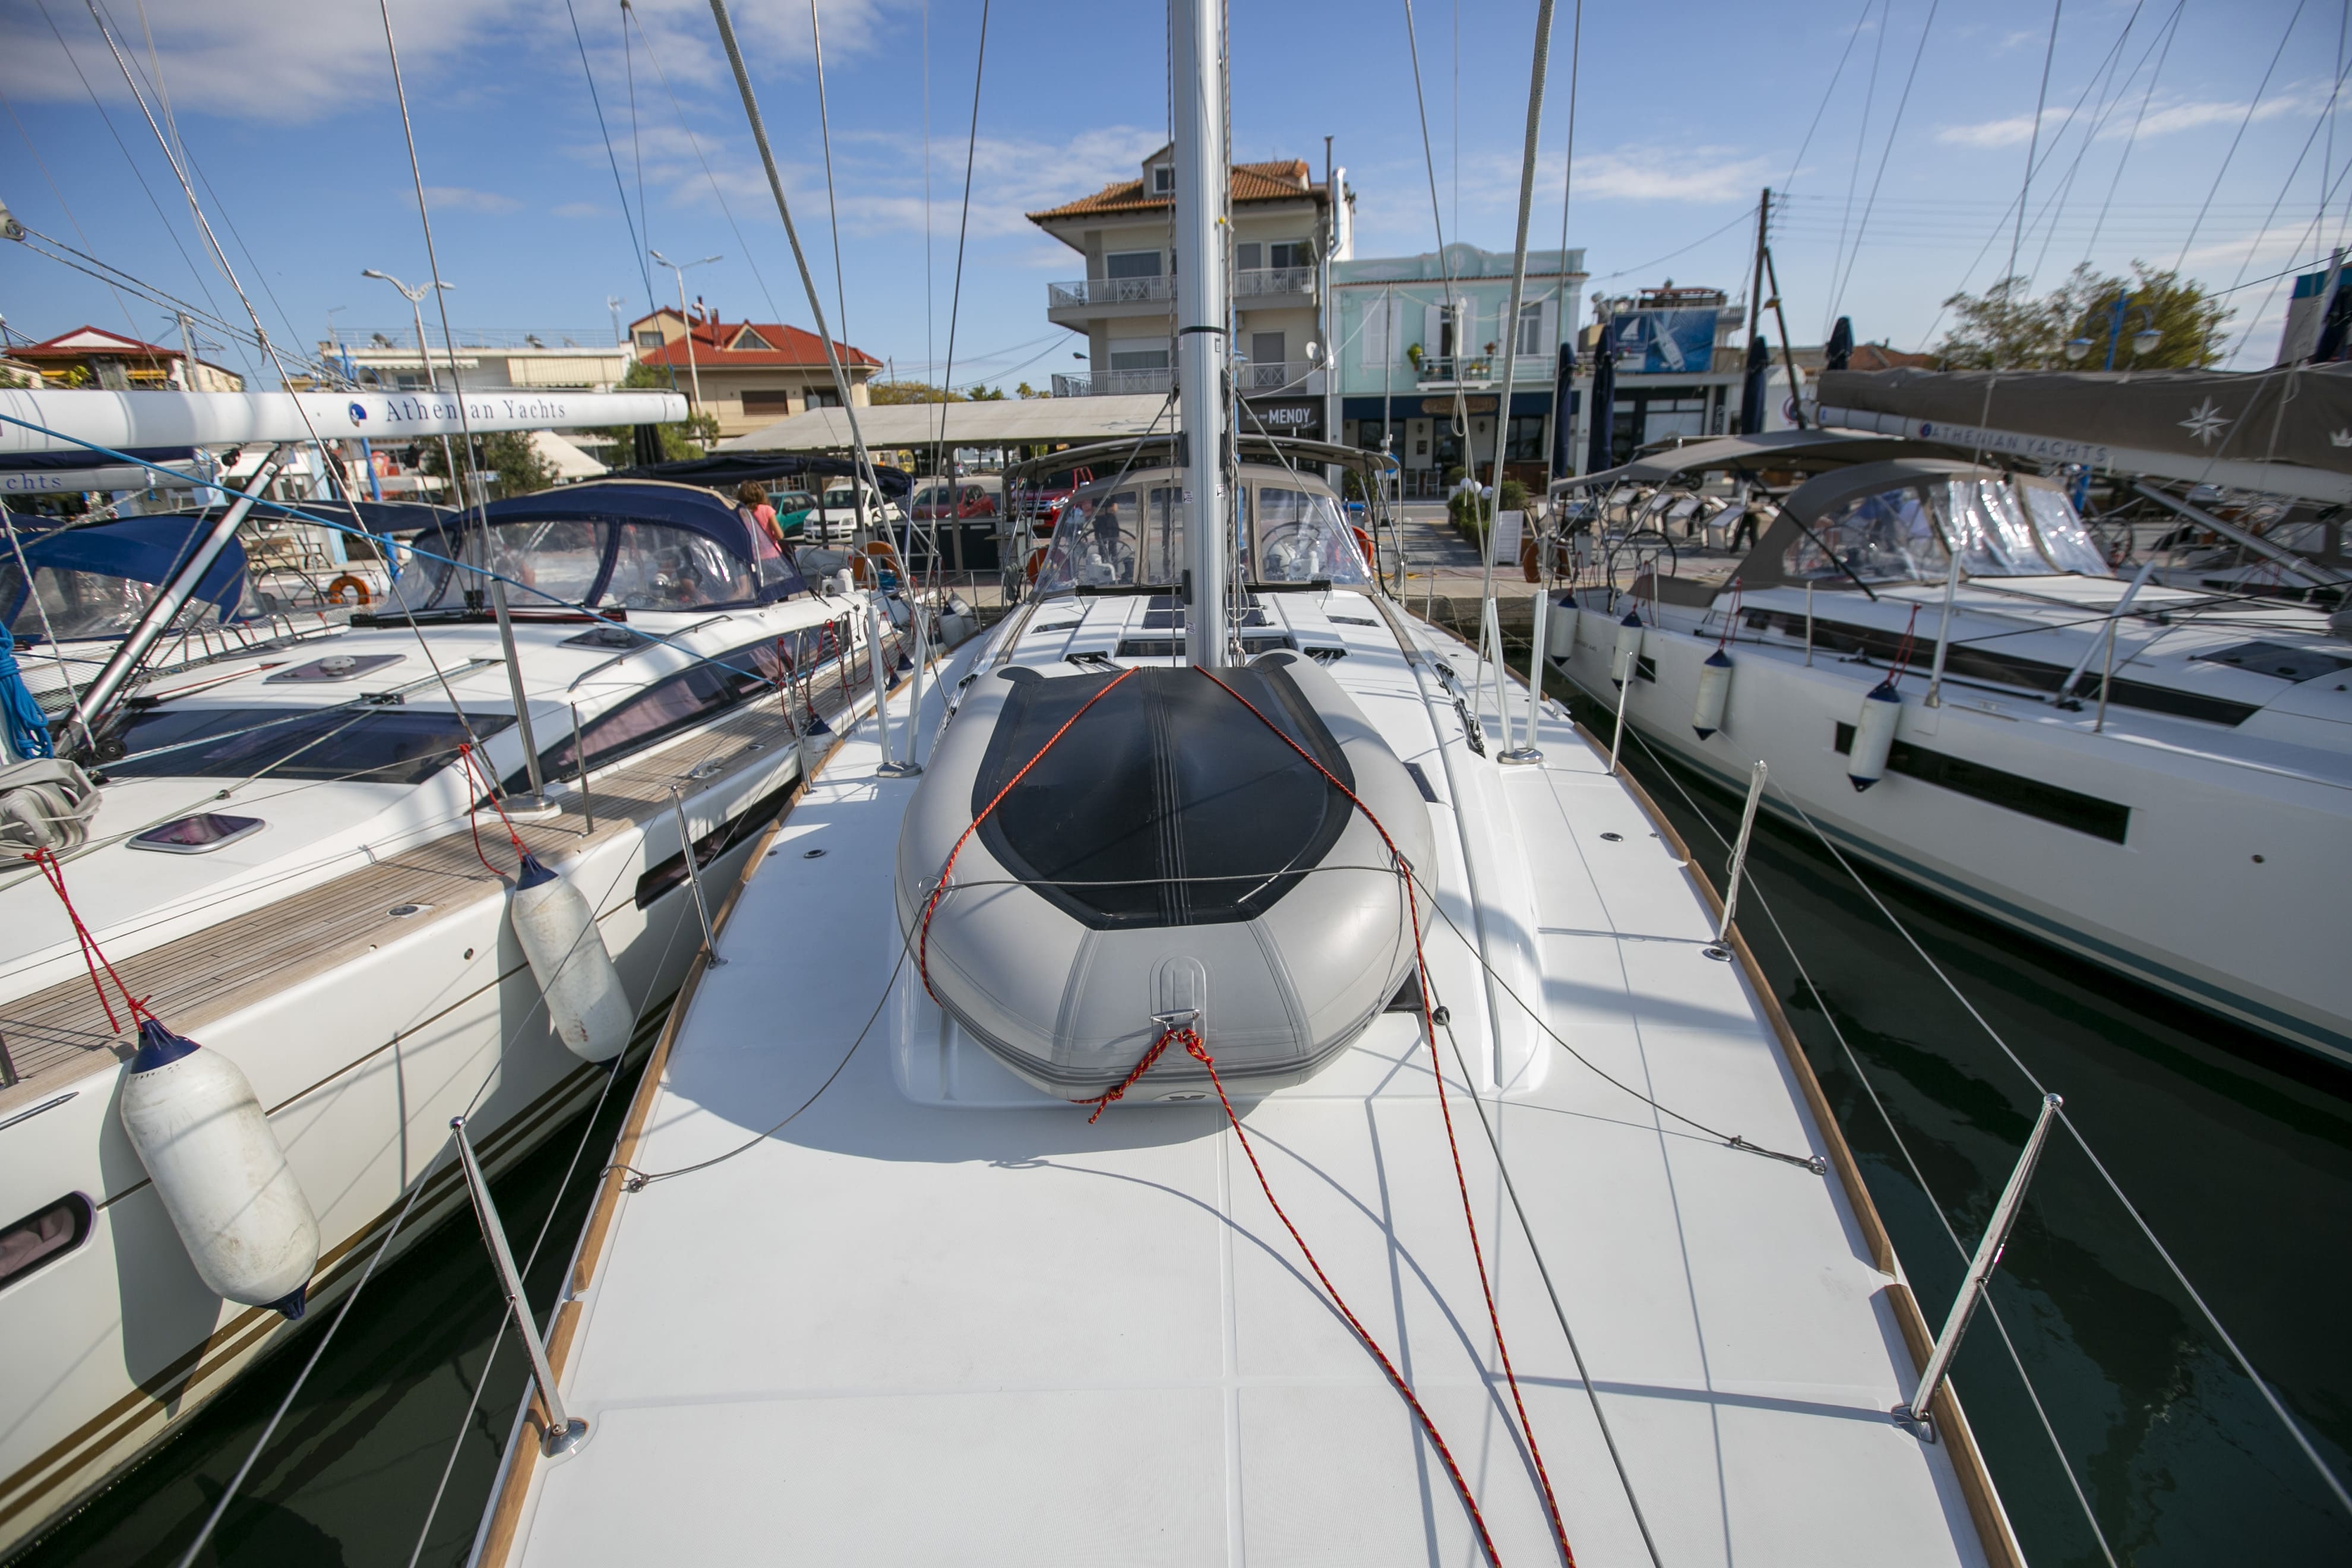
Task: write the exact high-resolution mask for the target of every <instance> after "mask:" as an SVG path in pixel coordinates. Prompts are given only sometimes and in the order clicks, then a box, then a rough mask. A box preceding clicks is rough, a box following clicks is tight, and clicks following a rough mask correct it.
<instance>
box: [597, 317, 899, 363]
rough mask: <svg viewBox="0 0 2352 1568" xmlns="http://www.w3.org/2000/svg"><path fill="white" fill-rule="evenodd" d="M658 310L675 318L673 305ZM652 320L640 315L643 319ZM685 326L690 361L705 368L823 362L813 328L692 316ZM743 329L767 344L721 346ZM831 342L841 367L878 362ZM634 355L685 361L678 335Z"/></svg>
mask: <svg viewBox="0 0 2352 1568" xmlns="http://www.w3.org/2000/svg"><path fill="white" fill-rule="evenodd" d="M660 313H661V314H666V315H667V316H669V317H670V318H671V319H672V320H673V321H675V320H676V319H677V311H676V310H666V311H663V312H660ZM652 319H653V318H651V317H647V318H646V320H648V321H650V320H652ZM691 331H693V333H694V363H696V364H698V365H701V366H705V367H709V368H718V369H727V368H731V367H736V366H741V367H744V368H747V369H767V368H773V367H778V366H800V367H806V368H812V369H814V368H817V367H820V366H822V365H824V339H823V338H820V337H818V336H817V335H816V334H815V333H814V332H806V331H802V330H801V329H800V328H798V327H791V326H786V325H784V324H783V323H782V322H781V321H702V320H698V321H695V322H694V323H693V325H692V328H691ZM747 332H748V333H752V334H756V335H757V337H758V338H759V339H760V340H761V341H762V342H766V343H767V344H769V345H770V346H769V347H766V348H740V349H739V348H730V347H728V346H726V345H728V344H730V343H733V342H737V341H738V340H740V339H741V338H743V337H744V335H745V334H746V333H747ZM833 347H834V352H835V353H838V354H839V355H840V356H841V363H843V364H844V365H845V366H850V365H871V366H878V365H880V364H881V363H882V362H881V361H880V360H878V359H876V358H875V357H874V356H873V355H872V354H870V353H866V351H865V350H864V349H860V348H853V347H852V346H851V345H849V344H847V343H845V342H835V344H834V345H833ZM637 358H638V360H639V361H640V363H645V364H651V365H662V366H665V367H667V366H675V367H676V368H677V369H679V370H684V369H685V368H686V366H687V353H686V341H685V340H684V339H683V338H681V339H678V340H677V341H676V342H667V343H664V344H663V345H662V346H661V347H659V348H657V349H647V350H646V351H645V352H644V353H640V354H639V355H638V356H637Z"/></svg>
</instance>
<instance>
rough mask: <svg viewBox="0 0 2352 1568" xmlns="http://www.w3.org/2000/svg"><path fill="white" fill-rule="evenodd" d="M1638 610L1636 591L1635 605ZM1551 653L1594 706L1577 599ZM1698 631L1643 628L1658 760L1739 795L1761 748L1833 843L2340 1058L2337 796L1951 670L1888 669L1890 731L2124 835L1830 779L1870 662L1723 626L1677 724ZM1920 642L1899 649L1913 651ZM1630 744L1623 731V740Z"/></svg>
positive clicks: (1988, 804)
mask: <svg viewBox="0 0 2352 1568" xmlns="http://www.w3.org/2000/svg"><path fill="white" fill-rule="evenodd" d="M1648 616H1649V611H1648V608H1647V606H1646V605H1645V606H1644V618H1645V619H1647V618H1648ZM1577 618H1578V621H1579V626H1578V631H1577V637H1576V644H1575V648H1574V651H1573V653H1572V654H1571V655H1570V656H1569V657H1568V658H1555V659H1553V660H1552V661H1551V662H1552V664H1553V666H1554V668H1558V669H1559V670H1560V671H1561V672H1562V673H1564V674H1565V675H1567V676H1568V678H1569V679H1570V680H1572V681H1574V682H1575V683H1576V685H1577V686H1578V687H1580V689H1583V690H1584V691H1586V692H1587V693H1589V694H1590V695H1591V696H1592V697H1593V698H1594V699H1595V700H1598V701H1600V702H1601V703H1603V704H1605V705H1607V706H1608V707H1610V708H1611V709H1612V710H1613V709H1614V708H1615V707H1616V705H1617V700H1618V692H1617V689H1616V688H1615V686H1614V685H1613V684H1612V682H1611V680H1610V655H1611V644H1610V643H1609V641H1608V640H1606V639H1608V638H1609V637H1611V636H1612V634H1613V631H1614V624H1613V622H1612V621H1611V620H1610V619H1609V618H1607V617H1605V616H1599V615H1595V614H1591V613H1589V612H1588V613H1584V614H1580V616H1578V617H1577ZM1716 640H1717V639H1716V637H1715V636H1714V635H1713V634H1712V632H1711V631H1710V632H1709V634H1707V635H1705V636H1695V635H1692V634H1690V633H1687V632H1681V631H1675V630H1669V629H1664V628H1662V627H1660V626H1649V627H1647V628H1646V629H1645V630H1644V632H1643V644H1642V652H1641V657H1642V658H1643V661H1644V666H1645V668H1644V670H1643V674H1642V675H1641V676H1640V677H1637V679H1635V680H1634V681H1633V690H1632V693H1631V695H1630V697H1629V698H1628V699H1627V700H1626V704H1625V721H1626V724H1627V726H1628V727H1629V728H1631V729H1633V730H1636V731H1639V732H1640V733H1641V734H1642V735H1643V737H1644V738H1646V739H1647V740H1649V741H1651V742H1654V743H1655V744H1657V745H1660V746H1662V747H1663V748H1664V750H1665V751H1666V752H1669V753H1670V754H1671V755H1672V756H1673V757H1674V758H1675V760H1677V761H1679V762H1682V763H1686V764H1687V765H1689V766H1691V767H1693V768H1695V769H1696V770H1698V771H1699V772H1701V773H1706V774H1707V775H1708V776H1709V777H1710V778H1712V779H1714V780H1715V781H1716V782H1717V783H1718V784H1722V785H1723V786H1724V787H1725V788H1727V789H1731V790H1735V791H1738V792H1742V793H1744V792H1745V791H1746V789H1747V787H1748V773H1749V770H1750V768H1751V766H1752V765H1753V763H1755V762H1756V761H1758V760H1759V759H1761V760H1763V761H1764V762H1766V763H1769V765H1770V772H1771V783H1772V788H1771V789H1770V790H1769V791H1768V792H1767V793H1766V795H1765V797H1764V805H1766V806H1767V807H1768V808H1769V809H1771V810H1772V811H1774V812H1775V813H1777V814H1779V815H1780V816H1782V817H1784V818H1790V819H1793V817H1794V813H1793V811H1792V810H1791V805H1792V804H1793V805H1794V806H1797V807H1801V809H1802V811H1803V812H1804V814H1805V816H1808V817H1810V818H1811V821H1812V822H1813V823H1814V824H1816V825H1818V826H1819V827H1820V828H1821V830H1822V833H1823V834H1825V835H1826V836H1827V837H1829V838H1831V839H1832V841H1834V842H1835V843H1836V844H1837V846H1838V847H1840V848H1841V849H1842V850H1844V851H1846V852H1847V853H1849V854H1855V855H1859V856H1861V857H1863V858H1866V859H1868V860H1869V861H1870V862H1871V863H1873V864H1874V865H1876V866H1878V867H1880V868H1883V869H1885V870H1886V871H1889V872H1892V873H1893V874H1895V875H1896V876H1898V877H1901V878H1902V879H1905V880H1906V881H1908V882H1911V883H1913V884H1915V885H1916V886H1919V887H1922V888H1925V889H1927V890H1928V891H1930V892H1933V893H1937V894H1940V895H1942V896H1943V897H1946V898H1948V899H1951V900H1954V901H1956V902H1958V903H1960V904H1963V905H1965V906H1966V907H1968V908H1969V909H1971V910H1975V911H1977V912H1978V913H1979V914H1982V915H1984V916H1986V917H1988V918H1990V919H1991V920H1994V921H1999V922H2000V923H2001V924H2003V925H2006V926H2009V927H2011V929H2013V930H2017V931H2023V932H2025V933H2026V934H2028V935H2030V936H2032V937H2034V938H2036V939H2038V940H2040V941H2042V942H2049V943H2052V944H2053V945H2054V946H2057V947H2060V948H2063V949H2064V950H2066V951H2067V952H2073V953H2075V954H2078V955H2080V956H2082V957H2084V958H2086V959H2089V960H2091V961H2092V962H2094V963H2099V964H2101V965H2103V966H2105V967H2106V968H2108V969H2111V970H2114V971H2116V972H2117V973H2122V974H2124V975H2126V976H2128V977H2129V978H2131V979H2133V980H2137V981H2138V982H2140V983H2142V984H2147V985H2149V986H2152V987H2154V988H2156V989H2158V990H2160V991H2164V992H2166V993H2168V994H2171V995H2174V996H2178V997H2179V998H2181V999H2183V1000H2186V1001H2189V1002H2192V1003H2194V1004H2196V1005H2199V1006H2200V1007H2203V1008H2206V1009H2208V1010H2210V1011H2211V1012H2215V1013H2219V1014H2221V1015H2222V1016H2225V1017H2229V1018H2231V1019H2232V1020H2235V1021H2237V1022H2239V1023H2242V1024H2244V1025H2246V1026H2250V1027H2252V1028H2255V1029H2258V1030H2261V1031H2263V1032H2264V1033H2267V1034H2270V1035H2273V1036H2275V1037H2280V1038H2283V1039H2285V1040H2288V1041H2291V1042H2293V1043H2294V1044H2295V1045H2297V1046H2300V1047H2303V1048H2305V1049H2306V1050H2310V1051H2314V1052H2316V1053H2318V1054H2320V1055H2322V1056H2324V1057H2327V1058H2331V1059H2333V1060H2336V1061H2339V1062H2344V1063H2347V1064H2352V974H2347V970H2346V967H2345V965H2344V963H2343V952H2342V942H2341V938H2340V921H2338V920H2337V918H2336V914H2337V911H2338V910H2340V906H2341V900H2342V896H2343V889H2344V888H2345V886H2346V880H2347V873H2352V792H2347V790H2346V789H2344V788H2343V787H2342V786H2341V785H2340V784H2336V783H2334V782H2332V781H2330V780H2328V779H2326V778H2325V777H2322V776H2318V775H2310V774H2299V773H2295V772H2294V770H2291V769H2284V768H2270V767H2257V766H2244V765H2232V764H2231V763H2227V762H2224V761H2222V760H2220V759H2217V758H2215V757H2213V756H2211V755H2207V754H2197V753H2195V752H2189V751H2188V750H2185V749H2182V748H2178V747H2172V746H2167V745H2165V744H2163V743H2161V742H2157V741H2154V740H2151V739H2149V738H2148V737H2147V736H2144V735H2132V734H2127V733H2125V732H2122V731H2119V730H2118V729H2117V728H2116V727H2113V726H2111V727H2110V728H2109V729H2108V730H2107V731H2105V732H2104V733H2100V732H2095V731H2094V728H2093V725H2094V716H2093V714H2092V713H2091V712H2090V711H2088V710H2085V711H2084V712H2081V713H2064V712H2059V711H2056V710H2053V709H2052V708H2050V707H2049V706H2048V705H2046V704H2041V703H2035V702H2032V701H2030V700H2011V699H2009V698H2006V697H2004V696H2002V695H2000V694H1998V693H1993V692H1990V691H1987V690H1983V689H1970V688H1969V687H1965V686H1961V685H1958V684H1953V685H1948V686H1947V687H1946V689H1945V697H1946V700H1945V701H1944V703H1943V704H1942V706H1941V707H1940V708H1937V709H1929V708H1927V707H1926V706H1924V704H1923V702H1922V699H1923V697H1924V695H1925V693H1926V690H1927V677H1926V675H1925V674H1924V673H1921V672H1919V671H1917V670H1915V671H1914V672H1913V673H1911V674H1910V675H1909V676H1907V677H1906V679H1904V680H1903V682H1902V683H1901V687H1900V689H1901V690H1902V692H1903V695H1904V704H1903V712H1902V716H1901V719H1900V721H1899V722H1898V725H1897V728H1896V731H1895V739H1896V743H1897V745H1898V747H1900V746H1902V745H1904V744H1906V743H1907V744H1909V745H1912V746H1916V747H1922V748H1926V749H1927V750H1930V751H1933V752H1938V753H1941V754H1943V755H1944V756H1947V757H1952V758H1957V759H1960V760H1962V761H1965V762H1968V763H1976V764H1979V765H1981V766H1983V767H1989V768H1993V769H1998V770H2000V772H2001V773H2007V774H2011V775H2016V776H2019V777H2021V778H2024V779H2027V780H2032V781H2037V782H2039V783H2041V784H2048V785H2053V786H2056V787H2057V788H2059V789H2063V790H2066V791H2071V792H2074V793H2076V794H2079V795H2087V796H2092V797H2095V799H2097V800H2099V801H2102V802H2108V803H2114V804H2116V805H2121V806H2124V807H2127V808H2128V810H2129V813H2130V816H2129V828H2128V832H2127V835H2126V842H2123V843H2116V842H2114V841H2112V840H2110V839H2108V838H2105V837H2098V836H2096V835H2095V834H2093V833H2089V832H2084V831H2081V830H2078V829H2076V828H2074V827H2068V826H2060V825H2058V824H2056V823H2054V822H2050V821H2046V820H2043V819H2042V818H2041V817H2038V816H2032V815H2029V814H2027V813H2025V812H2023V811H2021V810H2016V809H2011V808H2010V807H2008V806H2005V805H1999V804H1995V803H1994V802H1993V801H1991V800H1989V799H1984V798H1979V796H1977V795H1971V794H1965V793H1961V792H1959V791H1958V790H1955V789H1949V788H1945V787H1941V786H1939V785H1937V784H1931V783H1927V782H1926V781H1924V780H1922V779H1920V778H1917V777H1913V776H1906V774H1905V773H1902V772H1901V771H1899V770H1890V771H1889V772H1888V773H1886V775H1885V777H1884V778H1882V779H1881V780H1880V781H1879V782H1878V783H1877V784H1874V786H1873V787H1872V788H1870V789H1869V790H1868V791H1867V792H1858V791H1856V790H1855V788H1854V787H1853V784H1852V782H1851V781H1850V780H1849V778H1848V776H1847V763H1848V759H1847V757H1846V756H1845V755H1844V754H1843V753H1841V752H1840V751H1839V750H1838V749H1837V742H1838V737H1839V727H1840V726H1841V725H1844V726H1852V725H1853V724H1854V723H1855V722H1856V721H1857V715H1858V714H1859V712H1860V710H1861V708H1862V703H1863V699H1864V694H1865V693H1866V692H1867V691H1868V690H1869V689H1871V688H1872V687H1873V686H1875V685H1876V684H1878V683H1879V682H1880V681H1881V680H1883V679H1885V673H1886V672H1885V669H1884V668H1881V667H1879V666H1877V665H1874V664H1864V663H1861V662H1853V661H1847V660H1844V659H1842V658H1839V657H1838V656H1836V655H1833V654H1830V653H1827V652H1817V653H1816V654H1815V656H1814V660H1813V663H1812V664H1811V666H1810V667H1808V666H1807V665H1806V664H1805V663H1804V662H1803V656H1802V653H1801V650H1799V649H1784V648H1780V647H1759V646H1756V645H1753V644H1748V643H1742V644H1738V645H1736V646H1735V647H1733V648H1732V650H1731V652H1732V657H1733V660H1734V666H1735V668H1734V673H1733V675H1732V679H1731V691H1730V698H1729V703H1728V707H1727V713H1726V717H1725V721H1724V725H1723V728H1722V729H1720V730H1719V731H1717V732H1716V733H1715V734H1713V735H1712V736H1710V737H1708V738H1706V739H1705V740H1701V739H1700V738H1699V737H1698V735H1697V734H1696V731H1695V730H1694V728H1693V726H1692V723H1691V714H1692V711H1693V706H1694V702H1695V700H1696V692H1697V686H1698V679H1699V667H1700V664H1701V663H1702V661H1703V660H1705V659H1706V657H1707V656H1708V655H1709V654H1710V653H1712V652H1713V651H1714V650H1715V647H1716ZM1920 662H1921V664H1923V665H1924V664H1925V663H1926V662H1927V651H1926V648H1925V647H1923V649H1922V652H1921V655H1920ZM1628 744H1629V746H1630V744H1631V742H1628Z"/></svg>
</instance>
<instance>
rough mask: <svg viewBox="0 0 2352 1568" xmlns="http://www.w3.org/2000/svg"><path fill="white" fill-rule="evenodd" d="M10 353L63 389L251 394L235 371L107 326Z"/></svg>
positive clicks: (78, 330) (86, 328) (62, 335)
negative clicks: (113, 330)
mask: <svg viewBox="0 0 2352 1568" xmlns="http://www.w3.org/2000/svg"><path fill="white" fill-rule="evenodd" d="M8 353H9V354H10V356H11V357H12V358H14V359H15V360H16V361H17V362H18V363H23V364H28V365H31V366H33V367H35V368H36V369H37V370H38V371H39V372H40V373H41V379H42V380H43V381H44V382H46V383H47V384H49V385H51V386H57V387H76V386H86V387H90V388H94V389H97V390H100V391H106V392H164V391H173V392H243V391H244V390H245V377H243V376H241V375H239V374H237V373H236V372H235V371H233V370H228V369H225V368H224V367H222V366H220V365H216V364H214V363H211V362H210V361H208V360H201V359H191V358H190V357H189V356H188V355H187V354H186V353H184V352H183V351H181V350H179V349H167V348H165V347H163V345H162V344H160V343H148V342H140V341H139V340H138V339H137V338H126V337H124V336H123V335H122V334H121V332H110V331H107V330H106V329H105V328H103V327H92V326H80V327H76V328H75V329H74V330H73V331H70V332H63V333H60V334H59V335H58V336H57V337H54V338H50V339H48V340H47V341H46V342H37V343H26V344H21V345H19V346H17V347H16V348H12V349H10V350H9V351H8Z"/></svg>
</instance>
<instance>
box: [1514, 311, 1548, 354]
mask: <svg viewBox="0 0 2352 1568" xmlns="http://www.w3.org/2000/svg"><path fill="white" fill-rule="evenodd" d="M1543 313H1544V310H1543V303H1542V301H1540V300H1538V301H1537V302H1536V303H1535V304H1532V305H1522V306H1520V307H1519V345H1518V349H1517V352H1518V353H1520V354H1521V355H1541V354H1543V353H1548V352H1549V349H1550V345H1549V344H1548V343H1546V342H1544V340H1543Z"/></svg>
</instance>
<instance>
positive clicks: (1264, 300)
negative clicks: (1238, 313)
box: [1234, 267, 1315, 309]
mask: <svg viewBox="0 0 2352 1568" xmlns="http://www.w3.org/2000/svg"><path fill="white" fill-rule="evenodd" d="M1289 297H1295V299H1293V298H1289ZM1314 299H1315V268H1312V267H1260V268H1253V269H1252V270H1250V271H1247V272H1236V273H1234V300H1237V301H1240V300H1246V301H1248V302H1249V303H1250V304H1255V305H1259V306H1265V305H1276V304H1287V303H1294V302H1295V303H1297V304H1301V305H1305V304H1311V303H1312V302H1313V301H1314ZM1244 308H1245V309H1246V308H1247V307H1246V306H1244Z"/></svg>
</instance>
